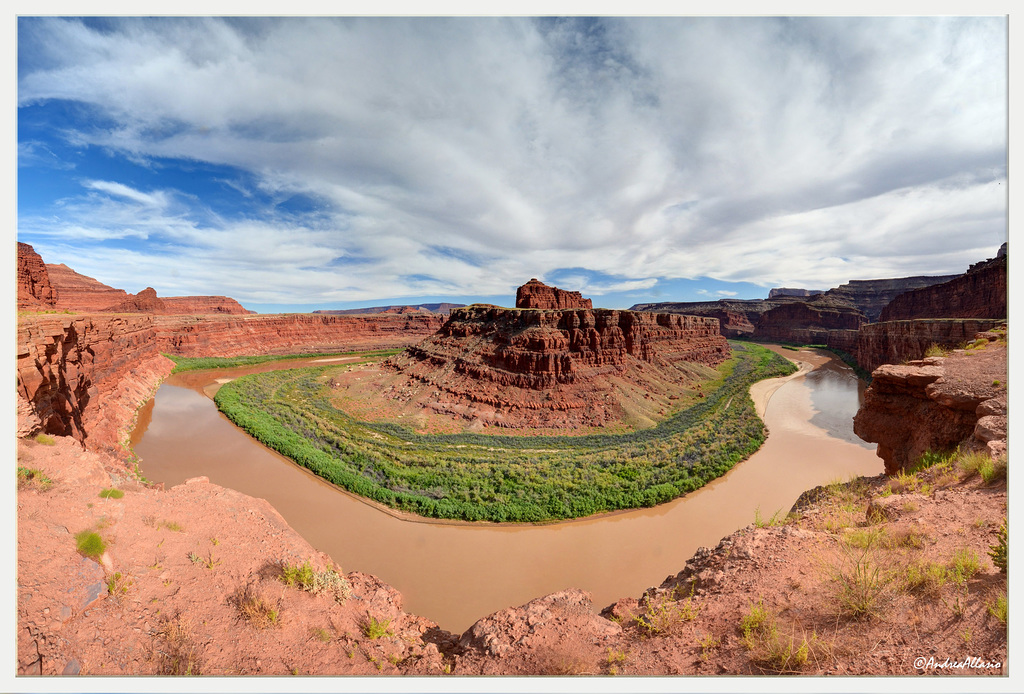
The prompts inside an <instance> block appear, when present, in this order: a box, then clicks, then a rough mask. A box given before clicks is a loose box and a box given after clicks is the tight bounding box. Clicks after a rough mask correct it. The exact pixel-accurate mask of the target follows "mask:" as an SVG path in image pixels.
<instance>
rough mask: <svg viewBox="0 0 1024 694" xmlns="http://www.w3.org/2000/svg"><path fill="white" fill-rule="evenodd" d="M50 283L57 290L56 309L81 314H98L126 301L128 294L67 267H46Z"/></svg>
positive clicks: (48, 265)
mask: <svg viewBox="0 0 1024 694" xmlns="http://www.w3.org/2000/svg"><path fill="white" fill-rule="evenodd" d="M46 271H47V273H48V274H49V276H50V282H51V283H52V284H53V286H54V288H55V289H56V290H57V304H56V308H58V309H61V310H68V311H78V312H81V313H98V312H101V311H104V310H106V309H107V307H109V306H116V305H118V304H120V303H121V302H122V301H125V300H126V299H128V292H126V291H125V290H123V289H114V288H113V287H110V286H108V285H105V284H103V283H102V282H100V281H98V280H95V279H93V278H92V277H87V276H85V275H82V274H79V273H77V272H75V271H74V270H72V269H71V268H69V267H68V266H67V265H63V264H60V265H51V264H49V263H48V264H47V265H46Z"/></svg>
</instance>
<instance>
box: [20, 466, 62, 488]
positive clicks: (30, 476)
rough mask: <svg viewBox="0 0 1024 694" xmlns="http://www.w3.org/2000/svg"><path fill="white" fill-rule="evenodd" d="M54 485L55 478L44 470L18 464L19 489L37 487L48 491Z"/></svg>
mask: <svg viewBox="0 0 1024 694" xmlns="http://www.w3.org/2000/svg"><path fill="white" fill-rule="evenodd" d="M51 486H53V480H51V479H50V478H49V477H47V475H46V473H44V472H43V471H42V470H37V469H35V468H26V467H21V466H20V465H19V466H18V489H29V488H35V489H38V490H40V491H46V490H47V489H49V488H50V487H51Z"/></svg>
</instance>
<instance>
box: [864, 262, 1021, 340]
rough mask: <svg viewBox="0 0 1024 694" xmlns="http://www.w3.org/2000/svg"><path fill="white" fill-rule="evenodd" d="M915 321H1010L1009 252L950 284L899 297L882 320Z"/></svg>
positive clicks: (933, 286) (969, 271)
mask: <svg viewBox="0 0 1024 694" xmlns="http://www.w3.org/2000/svg"><path fill="white" fill-rule="evenodd" d="M1003 248H1004V249H1005V244H1003ZM1001 250H1002V249H1001ZM915 318H1006V254H1005V252H1003V253H1001V254H1000V255H999V256H997V257H996V258H993V259H991V260H988V261H985V262H982V263H978V264H977V265H974V266H972V267H971V269H970V270H968V271H967V273H966V274H963V275H961V276H959V277H957V278H955V279H952V280H949V281H948V282H943V283H941V284H936V285H932V286H930V287H924V288H921V289H915V290H914V291H910V292H906V293H905V294H901V295H899V296H897V297H895V298H894V299H893V300H892V301H891V302H889V304H888V305H887V306H886V307H885V309H884V310H883V311H882V313H881V316H880V317H879V320H880V321H893V320H911V319H915Z"/></svg>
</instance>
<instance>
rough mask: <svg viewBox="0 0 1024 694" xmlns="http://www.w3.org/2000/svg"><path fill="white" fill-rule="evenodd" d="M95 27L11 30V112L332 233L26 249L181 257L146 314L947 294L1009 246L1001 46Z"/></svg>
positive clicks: (557, 27) (293, 24) (447, 24)
mask: <svg viewBox="0 0 1024 694" xmlns="http://www.w3.org/2000/svg"><path fill="white" fill-rule="evenodd" d="M108 23H109V24H110V26H111V27H112V29H113V30H110V31H98V30H93V29H90V28H88V26H87V25H86V24H85V23H83V22H81V21H77V20H61V19H44V20H32V21H29V22H23V24H22V31H21V33H20V35H19V43H20V46H21V53H20V55H24V56H26V58H25V59H23V63H22V65H21V66H20V68H19V86H18V94H19V103H20V104H24V105H27V104H38V103H44V102H45V101H46V100H48V99H70V100H78V101H81V102H84V103H87V104H90V105H92V106H93V107H95V108H97V109H99V110H100V111H101V112H102V114H103V115H104V117H105V118H108V119H110V122H111V123H112V125H111V124H107V125H105V126H104V127H100V126H99V125H98V123H99V121H97V122H96V123H82V124H81V125H80V127H79V128H78V130H77V132H74V133H71V134H69V137H73V138H75V139H76V140H77V141H79V142H81V143H91V144H94V145H99V146H102V147H105V148H108V150H109V151H110V152H112V153H114V154H116V155H120V156H124V157H132V158H134V159H135V160H146V159H147V158H154V157H170V158H180V159H184V160H188V161H199V162H209V163H213V164H217V165H226V166H231V167H237V168H239V169H242V170H244V171H247V172H249V173H250V174H251V175H252V176H254V177H255V179H256V180H257V182H258V185H259V186H260V188H261V190H262V191H264V192H267V191H278V192H294V193H301V194H305V195H310V196H314V197H317V198H320V199H323V200H326V201H329V203H330V204H331V205H333V207H334V211H333V212H331V213H328V214H327V220H328V221H327V222H326V223H322V224H313V223H311V222H309V221H308V220H302V219H292V220H287V219H282V218H276V217H270V218H266V219H260V221H258V222H256V221H252V220H251V219H242V220H239V219H217V218H214V217H215V216H211V214H210V213H209V210H207V209H205V207H204V203H203V202H202V200H201V199H199V200H190V199H188V198H187V196H184V195H182V194H180V193H177V192H175V191H174V190H173V189H172V188H171V187H170V186H168V187H167V188H166V189H165V190H157V191H148V192H147V191H142V190H139V189H138V187H136V186H132V185H130V184H128V183H122V182H118V181H116V180H113V179H111V180H104V181H91V182H88V183H87V186H88V187H89V189H90V190H91V193H92V195H91V196H90V195H86V196H83V197H82V198H80V199H75V200H70V201H69V200H65V201H64V202H63V203H62V218H61V219H60V220H56V221H55V220H53V219H40V218H34V219H23V220H19V225H20V226H21V229H22V230H26V229H31V232H32V233H37V234H48V235H50V236H52V235H54V234H59V235H60V237H61V238H62V240H63V241H62V242H63V243H66V244H68V247H69V248H70V247H74V248H76V249H79V250H81V249H84V248H86V242H87V241H92V240H99V239H112V238H129V237H131V238H139V239H152V240H160V241H162V242H163V243H165V244H171V245H173V246H175V247H176V248H178V249H179V250H178V251H173V252H177V253H178V255H173V252H172V251H168V249H167V248H159V249H158V248H156V247H155V246H154V250H151V251H147V250H145V249H139V250H138V251H137V252H138V254H139V258H135V262H136V263H139V264H137V265H136V267H137V268H139V269H138V270H136V272H138V273H139V274H140V275H141V274H142V268H143V267H145V268H146V272H147V273H148V272H150V271H151V272H153V273H155V274H153V275H151V280H150V282H151V283H154V286H155V284H157V283H159V282H161V281H162V280H161V279H160V278H162V277H165V276H167V277H168V278H169V279H168V280H167V281H168V282H170V281H172V279H171V278H170V276H169V275H168V274H167V273H168V269H167V268H168V267H169V266H170V264H172V263H173V267H174V271H175V272H177V273H178V274H177V275H175V278H174V279H173V281H174V282H178V283H179V285H181V286H184V284H183V283H186V281H187V283H188V286H189V287H193V288H194V291H213V290H214V289H216V290H217V291H216V292H215V293H228V294H232V295H236V296H237V297H238V298H241V299H248V300H250V301H257V299H256V298H255V297H257V296H258V297H269V296H271V295H272V294H273V290H272V289H271V287H276V288H277V289H278V291H279V292H280V294H279V298H280V299H282V300H288V301H297V300H302V301H305V300H306V299H310V298H315V300H318V301H319V300H326V299H327V297H337V298H338V299H349V298H351V297H352V295H353V294H355V293H358V292H365V293H367V296H368V297H369V298H372V297H373V296H374V295H376V296H398V295H405V294H410V293H419V292H424V293H453V294H459V293H461V294H469V293H478V294H496V293H507V292H508V290H509V288H511V287H515V286H517V285H518V284H520V283H522V282H523V281H524V280H525V279H526V278H529V277H533V276H543V275H544V274H546V273H549V272H551V271H553V270H555V269H559V268H566V267H582V268H586V269H588V270H591V271H596V272H600V273H603V274H605V275H611V276H614V277H623V278H626V279H624V280H623V281H622V282H618V283H615V284H614V285H611V284H609V285H607V286H603V285H599V284H595V285H587V290H588V291H590V292H591V293H594V294H601V293H603V292H607V291H621V290H626V289H643V288H648V287H650V286H653V284H654V280H650V279H644V278H653V277H658V276H661V277H668V278H677V277H698V276H711V277H715V278H718V279H724V280H746V281H750V282H755V283H759V284H762V285H765V286H816V287H827V286H835V285H837V284H839V283H841V282H844V281H846V280H848V279H850V278H852V277H867V276H897V275H900V274H904V273H907V272H912V273H915V274H917V273H932V272H945V271H960V270H962V269H963V268H964V267H965V264H966V263H967V262H971V261H974V260H977V259H980V258H982V257H986V256H987V255H991V253H992V251H993V250H994V249H995V247H997V246H998V245H999V242H1001V240H1002V238H1004V236H1005V233H1006V227H1005V213H1006V201H1005V196H1004V195H1003V194H1002V191H1001V190H997V184H1001V186H1002V189H1005V188H1006V173H1005V166H1004V162H1005V147H1006V127H1007V120H1006V119H1007V114H1006V106H1005V103H1006V101H1005V99H1006V50H1007V49H1006V41H1005V37H1006V34H1005V28H1006V23H1005V20H1004V19H1002V18H968V19H957V18H873V19H856V18H852V19H851V18H818V19H813V18H811V19H788V20H787V19H754V18H731V19H715V18H677V19H667V18H661V19H646V20H629V21H626V20H608V21H605V22H601V23H599V24H591V23H588V22H586V21H585V20H570V21H565V22H559V21H556V20H542V21H532V20H528V19H472V18H464V19H452V20H444V19H406V18H394V19H338V20H331V19H306V18H291V19H286V20H280V21H273V22H271V21H262V20H230V21H228V20H219V19H190V20H172V19H151V20H125V21H121V20H113V19H112V20H109V22H108ZM23 149H25V151H27V152H28V151H34V150H35V149H36V148H35V147H32V148H31V149H27V148H25V147H24V146H23ZM234 185H235V186H236V187H237V188H239V189H243V190H244V189H247V184H242V183H238V182H235V183H234ZM332 215H333V216H332ZM76 240H77V241H76ZM436 247H445V248H450V249H455V250H457V251H459V252H460V253H462V254H463V255H461V256H459V255H458V254H452V255H440V256H439V255H438V254H437V253H435V252H432V251H431V250H430V249H431V248H436ZM79 250H76V253H77V252H79ZM169 253H172V254H171V255H169ZM143 256H145V257H149V258H150V259H151V260H153V262H150V263H144V262H142V261H141V260H140V258H141V257H143ZM87 257H93V256H87ZM94 257H95V261H96V262H97V264H99V263H100V262H101V257H102V252H101V250H99V249H97V250H95V253H94ZM157 258H159V261H160V262H157V261H156V259H157ZM337 258H360V259H363V261H364V262H362V263H353V264H348V265H344V271H343V274H342V272H341V271H339V270H338V269H337V266H334V265H331V262H332V261H334V260H335V259H337ZM472 258H486V259H487V261H486V264H485V265H482V264H481V263H479V262H472V260H471V259H472ZM112 259H113V257H112ZM122 259H123V258H122ZM179 262H180V263H182V264H184V265H188V264H189V263H191V266H190V267H195V271H194V272H193V271H192V270H191V269H186V268H184V267H178V265H177V263H179ZM268 263H273V264H274V269H273V270H270V269H269V268H268V267H267V266H268ZM224 268H230V272H223V269H224ZM426 276H429V277H434V278H437V280H436V281H431V280H425V279H423V277H426ZM214 278H216V279H214ZM723 295H724V293H723ZM272 300H273V299H269V298H260V299H259V301H272Z"/></svg>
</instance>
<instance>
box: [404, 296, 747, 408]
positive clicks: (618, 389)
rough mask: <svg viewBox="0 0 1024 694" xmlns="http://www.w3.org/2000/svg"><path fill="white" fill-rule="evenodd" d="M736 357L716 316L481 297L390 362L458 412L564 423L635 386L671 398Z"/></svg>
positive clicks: (605, 404)
mask: <svg viewBox="0 0 1024 694" xmlns="http://www.w3.org/2000/svg"><path fill="white" fill-rule="evenodd" d="M728 356H729V346H728V343H727V342H726V341H725V338H723V337H722V336H721V334H720V333H719V331H718V321H716V320H715V319H714V318H704V317H699V316H680V315H672V314H651V313H635V312H631V311H612V310H608V309H592V310H584V309H576V310H551V311H543V310H522V309H508V308H499V307H497V306H487V305H476V306H469V307H467V308H462V309H455V310H453V311H452V314H451V318H450V319H449V320H448V322H447V323H445V324H444V326H443V327H442V328H441V329H440V330H439V331H438V332H437V333H436V334H435V335H432V336H431V337H429V338H427V339H426V340H423V341H422V342H420V343H419V344H416V345H413V346H412V347H409V348H407V349H406V350H405V352H403V353H402V354H401V355H397V356H395V357H392V358H391V359H390V360H389V362H388V363H389V364H390V366H391V367H392V368H394V369H396V370H398V371H401V372H403V373H405V374H406V375H408V376H409V377H411V378H412V379H413V380H414V381H419V382H422V383H426V384H429V385H431V386H432V387H434V388H436V389H437V390H438V391H439V392H444V393H447V394H449V395H450V396H452V402H453V403H454V405H453V407H452V408H450V409H452V410H453V411H458V410H459V408H461V407H463V406H464V405H465V404H466V403H477V404H483V405H486V406H488V407H492V408H495V410H497V411H499V412H503V413H505V414H503V415H502V416H501V417H497V418H495V420H494V423H497V424H499V425H501V426H515V427H530V426H551V427H559V428H563V427H576V426H592V425H602V424H604V423H606V422H608V421H612V420H614V419H616V418H617V417H620V416H621V414H622V413H621V411H619V409H617V408H618V407H619V406H618V405H617V404H616V402H617V401H618V400H619V399H623V398H627V399H628V397H633V396H628V395H627V396H623V393H624V392H625V391H629V390H631V389H639V390H638V391H636V392H638V393H647V394H648V395H650V394H654V395H655V396H665V394H666V392H668V391H667V390H666V389H667V388H670V387H677V388H679V387H682V384H686V383H688V382H689V380H691V379H693V378H694V373H695V372H696V371H699V368H698V367H712V366H715V365H717V364H719V363H721V362H722V361H723V360H724V359H726V358H727V357H728ZM460 403H461V404H460ZM487 416H490V415H489V414H487ZM499 420H500V421H499ZM489 421H490V420H489Z"/></svg>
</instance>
